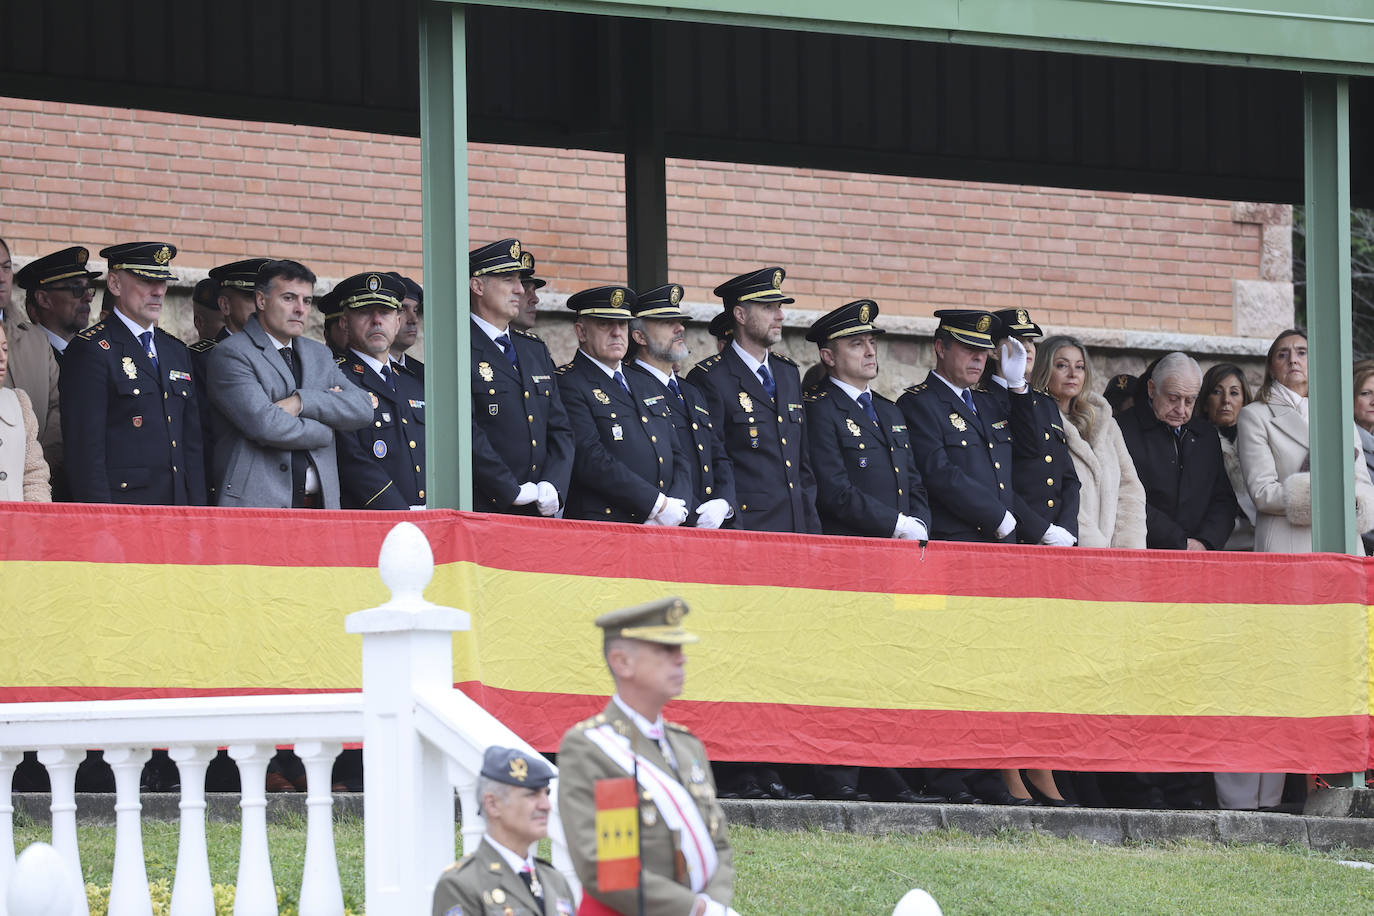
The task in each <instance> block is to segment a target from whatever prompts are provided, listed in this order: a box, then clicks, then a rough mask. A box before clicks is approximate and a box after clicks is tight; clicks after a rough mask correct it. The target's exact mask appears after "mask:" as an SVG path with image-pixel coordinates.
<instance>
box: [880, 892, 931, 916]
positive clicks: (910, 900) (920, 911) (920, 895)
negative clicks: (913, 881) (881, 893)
mask: <svg viewBox="0 0 1374 916" xmlns="http://www.w3.org/2000/svg"><path fill="white" fill-rule="evenodd" d="M892 916H940V904H938V903H936V902H935V898H934V897H932V896H930V894H928V893H926V892H925V891H923V890H921V889H920V888H919V887H913V888H912V889H911V890H909V891H907V892H906V894H905V896H903V897H902V899H901V900H898V901H897V908H896V909H894V910H893V911H892Z"/></svg>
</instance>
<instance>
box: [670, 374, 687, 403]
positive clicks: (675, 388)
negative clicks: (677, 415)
mask: <svg viewBox="0 0 1374 916" xmlns="http://www.w3.org/2000/svg"><path fill="white" fill-rule="evenodd" d="M668 390H669V391H671V392H672V393H673V394H675V395H677V399H678V400H679V401H681V402H682V404H683V406H684V407H685V406H686V405H687V399H686V398H684V397H683V396H682V389H681V388H679V387H678V384H677V376H676V375H674V376H672V377H671V378H669V379H668Z"/></svg>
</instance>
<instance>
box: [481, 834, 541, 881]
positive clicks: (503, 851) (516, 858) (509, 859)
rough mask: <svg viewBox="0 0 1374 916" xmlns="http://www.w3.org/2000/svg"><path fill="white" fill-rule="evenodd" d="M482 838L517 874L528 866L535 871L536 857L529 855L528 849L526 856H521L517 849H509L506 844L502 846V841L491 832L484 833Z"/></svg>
mask: <svg viewBox="0 0 1374 916" xmlns="http://www.w3.org/2000/svg"><path fill="white" fill-rule="evenodd" d="M482 840H483V841H484V842H486V843H487V845H489V846H490V847H491V848H492V849H494V850H496V854H497V855H498V856H500V857H501V859H502V861H504V862H505V863H506V865H507V866H509V867H510V870H511V871H513V872H515V873H516V874H517V875H518V874H520V872H521V871H523V870H524V869H526V868H528V869H529V870H530V871H531V872H533V871H534V859H533V858H532V857H531V856H530V855H529V851H528V850H526V852H525V855H524V856H521V855H520V854H519V853H518V852H516V851H515V850H513V849H507V848H506V847H505V846H502V845H501V844H500V843H498V842H496V840H495V839H494V838H493V837H492V835H491V834H490V833H483V834H482Z"/></svg>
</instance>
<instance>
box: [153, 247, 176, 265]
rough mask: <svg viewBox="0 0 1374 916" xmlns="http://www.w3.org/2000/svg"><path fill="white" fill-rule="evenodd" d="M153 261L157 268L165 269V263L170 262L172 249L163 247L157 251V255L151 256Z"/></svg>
mask: <svg viewBox="0 0 1374 916" xmlns="http://www.w3.org/2000/svg"><path fill="white" fill-rule="evenodd" d="M153 260H154V261H155V262H156V263H157V265H158V266H159V267H165V266H166V264H167V262H168V261H170V260H172V249H170V248H168V247H167V246H166V245H163V246H162V247H161V248H159V249H158V250H157V254H155V255H153Z"/></svg>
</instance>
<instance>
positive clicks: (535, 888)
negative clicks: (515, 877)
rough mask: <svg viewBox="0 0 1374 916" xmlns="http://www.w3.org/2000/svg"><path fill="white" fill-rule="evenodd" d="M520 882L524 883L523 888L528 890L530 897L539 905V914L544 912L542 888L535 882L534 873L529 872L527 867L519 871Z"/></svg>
mask: <svg viewBox="0 0 1374 916" xmlns="http://www.w3.org/2000/svg"><path fill="white" fill-rule="evenodd" d="M520 880H521V881H524V882H525V887H528V888H529V889H530V894H531V896H533V897H534V900H535V902H536V903H538V904H539V912H541V913H542V912H544V894H543V890H544V888H543V887H542V886H541V885H540V884H538V883H537V882H536V880H535V877H534V873H533V872H531V871H530V867H529V866H528V865H526V866H525V867H524V868H522V869H520Z"/></svg>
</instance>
